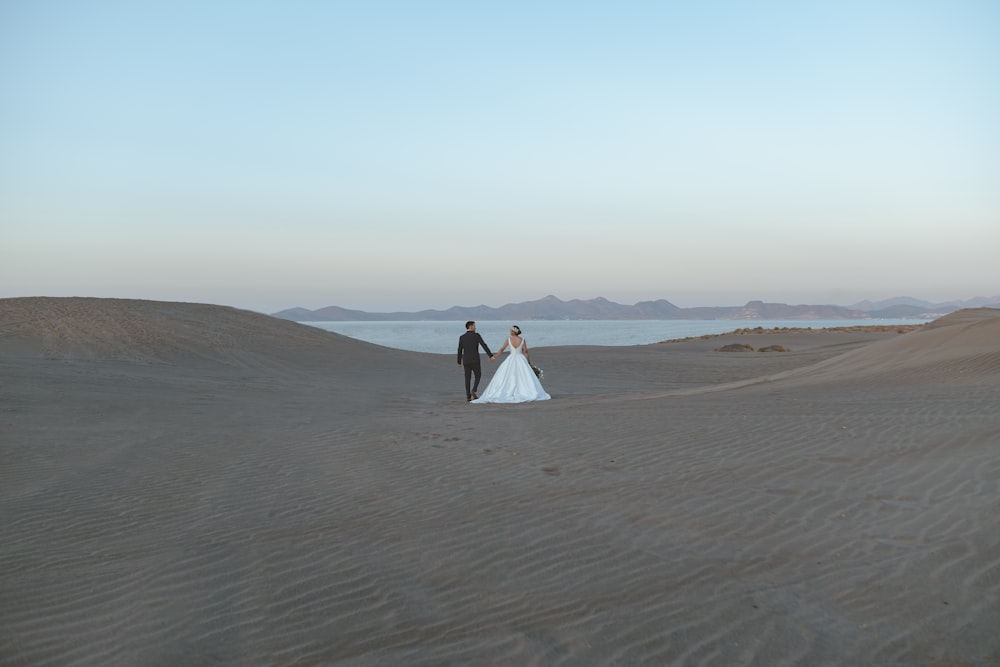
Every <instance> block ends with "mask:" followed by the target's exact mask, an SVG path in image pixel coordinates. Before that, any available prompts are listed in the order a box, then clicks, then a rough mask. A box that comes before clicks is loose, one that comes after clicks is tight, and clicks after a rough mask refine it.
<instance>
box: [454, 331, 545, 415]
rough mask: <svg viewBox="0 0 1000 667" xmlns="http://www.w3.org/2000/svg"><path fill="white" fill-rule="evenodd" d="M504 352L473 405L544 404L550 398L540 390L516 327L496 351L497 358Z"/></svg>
mask: <svg viewBox="0 0 1000 667" xmlns="http://www.w3.org/2000/svg"><path fill="white" fill-rule="evenodd" d="M504 350H507V352H508V353H509V356H508V357H507V358H506V359H504V361H503V363H502V364H500V367H499V368H497V372H496V373H494V374H493V377H492V378H491V379H490V383H489V385H488V386H487V387H486V391H484V392H483V393H482V394H481V395H480V396H479V398H477V399H475V400H473V401H472V402H473V403H523V402H525V401H547V400H548V399H550V398H552V397H551V396H549V395H548V394H547V393H545V390H544V389H543V388H542V383H541V382H539V381H538V377H536V376H535V371H533V370H532V368H531V357H529V356H528V344H527V343H526V342H525V341H524V339H523V338H521V328H520V327H519V326H517V325H516V324H515V325H514V326H512V327H511V328H510V338H508V339H507V341H506V342H505V343H504V344H503V345H502V346H501V347H500V349H499V350H497V354H500V353H501V352H503V351H504Z"/></svg>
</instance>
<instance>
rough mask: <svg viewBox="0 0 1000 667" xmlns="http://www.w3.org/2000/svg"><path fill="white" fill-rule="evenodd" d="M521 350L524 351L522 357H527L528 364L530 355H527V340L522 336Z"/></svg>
mask: <svg viewBox="0 0 1000 667" xmlns="http://www.w3.org/2000/svg"><path fill="white" fill-rule="evenodd" d="M521 351H522V352H524V358H525V359H527V360H528V363H529V364H530V363H531V357H529V356H528V341H526V340H524V339H523V338H522V339H521Z"/></svg>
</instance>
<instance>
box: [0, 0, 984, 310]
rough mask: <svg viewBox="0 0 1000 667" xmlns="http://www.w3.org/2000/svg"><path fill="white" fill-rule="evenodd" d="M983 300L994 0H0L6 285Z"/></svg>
mask: <svg viewBox="0 0 1000 667" xmlns="http://www.w3.org/2000/svg"><path fill="white" fill-rule="evenodd" d="M998 293H1000V3H998V2H996V1H995V0H988V1H981V2H975V1H964V0H956V1H949V2H944V1H940V2H922V1H920V0H907V1H900V2H880V1H878V0H871V1H865V2H852V1H846V2H823V3H819V2H798V1H797V2H711V1H709V2H699V3H694V2H586V1H580V0H577V1H573V2H521V1H513V2H503V3H476V2H457V1H456V2H433V1H430V2H404V1H402V0H401V1H398V2H392V1H379V0H371V1H360V0H359V1H357V2H337V1H330V2H319V1H315V2H302V1H295V0H290V1H287V2H279V1H278V0H274V1H272V2H253V1H239V2H236V1H209V2H189V1H184V0H181V1H175V2H160V3H146V2H126V1H121V2H102V1H95V2H75V1H74V2H52V1H48V0H24V1H6V0H0V297H5V296H33V295H54V296H64V295H83V296H117V297H138V298H149V299H167V300H185V301H204V302H212V303H222V304H228V305H235V306H240V307H245V308H251V309H254V310H261V311H266V312H271V311H275V310H280V309H282V308H286V307H291V306H305V307H309V308H317V307H322V306H327V305H341V306H346V307H352V308H362V309H367V310H397V309H401V310H418V309H423V308H444V307H448V306H451V305H476V304H480V303H485V304H488V305H493V306H499V305H502V304H504V303H508V302H513V301H523V300H529V299H536V298H540V297H542V296H545V295H546V294H555V295H556V296H559V297H561V298H564V299H572V298H584V299H585V298H591V297H595V296H604V297H607V298H609V299H612V300H615V301H620V302H623V303H634V302H636V301H639V300H644V299H655V298H666V299H669V300H671V301H673V302H674V303H676V304H678V305H681V306H693V305H735V304H742V303H743V302H745V301H747V300H750V299H763V300H765V301H783V302H787V303H840V304H848V303H853V302H855V301H858V300H861V299H864V298H870V299H881V298H887V297H892V296H899V295H904V294H905V295H911V296H915V297H918V298H925V299H930V300H948V299H956V298H968V297H972V296H977V295H985V296H993V295H995V294H998Z"/></svg>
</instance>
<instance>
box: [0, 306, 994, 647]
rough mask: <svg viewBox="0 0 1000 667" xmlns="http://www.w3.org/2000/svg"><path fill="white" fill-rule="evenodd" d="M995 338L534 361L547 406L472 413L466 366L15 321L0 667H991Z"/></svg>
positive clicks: (132, 319)
mask: <svg viewBox="0 0 1000 667" xmlns="http://www.w3.org/2000/svg"><path fill="white" fill-rule="evenodd" d="M998 315H1000V313H998V312H997V311H995V310H992V311H991V310H978V311H961V312H959V313H956V314H953V315H951V316H948V317H946V318H942V319H941V320H939V321H937V322H935V323H933V325H929V326H927V327H925V328H922V329H921V330H919V331H915V332H911V333H905V334H896V333H893V332H884V333H874V332H853V333H847V332H842V333H838V334H833V333H821V332H814V333H809V334H796V333H794V332H788V333H785V334H777V335H775V334H766V336H767V343H761V344H771V343H774V342H778V343H781V344H782V345H784V346H785V347H786V348H788V349H789V350H790V351H789V352H787V353H757V352H754V353H748V354H729V353H717V352H714V348H716V347H719V346H720V341H719V340H711V341H701V340H699V341H688V342H682V343H676V344H671V345H650V346H634V347H628V348H601V347H567V348H537V349H534V350H533V359H534V360H536V361H537V362H538V363H539V364H540V365H542V366H543V367H544V368H545V369H546V383H545V384H546V389H547V390H548V391H549V392H550V393H551V394H552V395H553V400H551V401H546V402H543V403H537V404H525V405H515V406H470V405H467V404H465V402H464V396H463V390H462V386H461V385H462V380H461V374H460V372H459V371H457V370H456V366H455V363H454V359H453V358H452V357H451V355H429V354H417V353H408V352H402V351H399V350H388V349H386V348H379V347H377V346H373V345H367V344H363V343H359V342H357V341H352V340H350V339H346V338H343V337H338V336H336V335H335V334H328V333H326V332H322V331H319V330H314V329H311V328H309V327H304V326H301V325H294V324H293V323H282V322H281V321H277V320H276V321H274V322H272V321H271V320H272V319H273V318H268V317H266V316H263V315H257V314H253V313H247V312H246V311H233V310H232V309H225V308H220V307H217V306H205V305H199V304H167V303H159V302H120V301H116V300H93V301H92V300H79V301H73V302H67V301H63V300H58V299H56V300H48V299H35V300H32V299H29V300H24V301H22V300H0V375H2V378H3V383H2V385H0V438H2V450H3V454H4V457H3V460H2V462H0V517H2V518H3V521H2V522H0V600H2V601H3V604H2V605H0V664H12V665H14V664H31V665H46V664H49V665H136V664H220V665H247V664H254V665H334V664H335V665H376V664H405V665H465V664H496V665H555V664H567V665H570V664H572V665H631V664H661V665H765V664H766V665H771V664H802V665H842V664H873V665H876V664H877V665H942V664H955V665H960V664H969V665H987V664H997V663H998V662H1000V640H998V639H997V636H996V632H995V629H996V627H997V626H998V623H1000V577H998V573H1000V531H997V530H996V525H997V524H996V518H995V517H996V516H997V510H998V509H1000V506H998V504H997V498H1000V446H998V445H1000V417H998V416H997V410H996V406H997V405H1000V372H998V369H997V366H996V364H995V355H996V353H997V348H998V346H1000V343H998V340H1000V339H998V338H996V333H997V322H998V321H1000V320H998ZM57 320H58V321H59V323H60V324H59V325H58V326H57V325H56V324H55V322H56V321H57ZM193 323H196V324H193ZM59 326H61V327H62V328H61V329H60V328H59ZM53 331H55V333H53ZM143 331H145V333H142V332H143ZM164 332H168V333H164ZM456 339H457V334H456ZM733 340H744V341H745V340H753V339H752V338H749V339H748V338H747V337H746V336H739V337H735V336H734V337H733ZM761 340H763V337H762V338H761ZM721 342H724V340H723V341H721ZM754 345H755V347H756V346H759V345H757V341H754ZM485 370H486V378H487V379H488V378H489V376H490V374H491V367H490V366H487V367H486V369H485ZM740 383H743V384H742V385H740ZM723 385H729V388H728V389H726V390H724V391H720V390H716V389H715V388H718V387H719V386H723ZM737 385H740V386H737Z"/></svg>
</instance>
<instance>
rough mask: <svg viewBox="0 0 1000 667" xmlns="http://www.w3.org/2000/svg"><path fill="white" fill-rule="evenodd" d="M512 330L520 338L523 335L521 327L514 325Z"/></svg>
mask: <svg viewBox="0 0 1000 667" xmlns="http://www.w3.org/2000/svg"><path fill="white" fill-rule="evenodd" d="M510 330H511V331H513V332H514V333H515V334H516V335H518V336H520V335H521V327H519V326H517V325H516V324H512V325H511V327H510Z"/></svg>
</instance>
